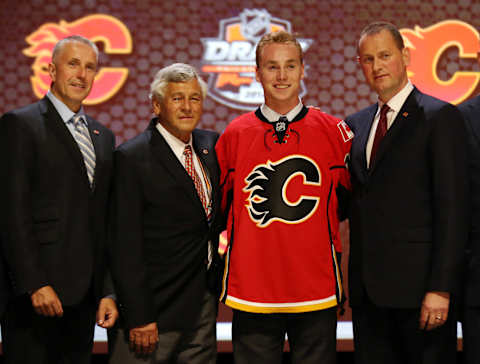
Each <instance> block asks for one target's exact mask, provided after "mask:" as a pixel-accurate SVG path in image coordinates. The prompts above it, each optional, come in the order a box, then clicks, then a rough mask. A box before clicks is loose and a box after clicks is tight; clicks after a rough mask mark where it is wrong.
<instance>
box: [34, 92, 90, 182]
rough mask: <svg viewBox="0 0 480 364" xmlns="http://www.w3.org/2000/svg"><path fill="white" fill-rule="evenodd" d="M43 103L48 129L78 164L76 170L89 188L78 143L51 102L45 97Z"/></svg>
mask: <svg viewBox="0 0 480 364" xmlns="http://www.w3.org/2000/svg"><path fill="white" fill-rule="evenodd" d="M42 101H43V105H42V109H43V115H44V118H45V124H46V126H47V128H48V129H49V130H51V131H52V132H53V133H54V134H55V136H56V137H57V139H58V140H59V141H60V143H62V144H63V145H64V146H65V148H66V149H67V151H68V154H69V155H70V156H71V158H72V160H73V161H74V163H76V164H77V165H78V169H77V170H78V171H79V173H80V174H81V175H82V177H83V179H84V181H85V184H86V185H87V186H88V187H89V188H90V184H89V181H88V175H87V169H86V168H85V163H84V161H83V155H82V152H81V151H80V149H79V148H78V144H77V142H76V141H75V139H74V138H73V136H72V134H71V133H70V130H68V127H67V126H66V125H65V123H64V122H63V120H62V118H61V116H60V114H59V113H58V112H57V110H56V109H55V107H54V106H53V104H52V103H51V102H50V101H49V100H48V99H47V98H46V97H45V98H43V99H42Z"/></svg>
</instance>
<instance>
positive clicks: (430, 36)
mask: <svg viewBox="0 0 480 364" xmlns="http://www.w3.org/2000/svg"><path fill="white" fill-rule="evenodd" d="M400 32H401V33H402V35H403V37H404V39H405V46H406V47H408V48H409V49H410V54H411V60H410V66H409V68H408V71H409V77H410V79H411V80H412V82H413V83H414V84H415V85H416V86H417V87H418V88H419V89H421V90H422V91H423V92H425V93H428V94H431V95H435V96H436V97H438V98H440V99H442V100H445V101H448V102H451V103H454V104H458V103H460V102H462V101H463V100H465V99H466V98H467V97H468V96H470V95H471V94H472V92H473V91H474V90H475V88H476V86H477V84H478V81H479V80H480V73H479V72H468V71H459V72H456V73H455V74H454V75H453V77H452V78H451V79H450V80H448V81H443V80H440V79H439V77H438V75H437V64H438V61H439V59H440V57H441V56H442V54H443V53H444V52H445V50H446V49H447V48H449V47H457V48H458V50H459V56H460V58H476V57H477V52H478V51H479V44H480V43H479V40H480V37H479V34H478V32H477V31H476V29H475V28H473V27H472V26H471V25H470V24H468V23H464V22H462V21H459V20H445V21H442V22H440V23H437V24H434V25H432V26H430V27H427V28H420V27H419V26H416V27H415V29H414V30H412V29H401V30H400Z"/></svg>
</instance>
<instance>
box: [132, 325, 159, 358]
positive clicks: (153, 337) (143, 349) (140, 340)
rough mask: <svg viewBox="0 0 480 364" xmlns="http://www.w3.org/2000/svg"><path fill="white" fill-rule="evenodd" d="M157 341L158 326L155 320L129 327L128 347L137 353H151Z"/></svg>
mask: <svg viewBox="0 0 480 364" xmlns="http://www.w3.org/2000/svg"><path fill="white" fill-rule="evenodd" d="M157 343H158V328H157V323H156V322H152V323H149V324H147V325H144V326H140V327H134V328H133V329H130V349H131V350H133V351H135V352H136V353H137V354H150V353H152V352H153V351H154V350H155V347H156V346H157Z"/></svg>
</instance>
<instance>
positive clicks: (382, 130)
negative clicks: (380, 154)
mask: <svg viewBox="0 0 480 364" xmlns="http://www.w3.org/2000/svg"><path fill="white" fill-rule="evenodd" d="M389 110H390V107H389V106H388V105H387V104H383V106H382V108H381V109H380V120H378V125H377V130H376V131H375V138H374V139H373V146H372V152H371V153H370V165H371V164H372V163H373V161H374V160H375V155H376V154H377V150H378V146H379V145H380V142H381V141H382V139H383V137H384V136H385V134H387V113H388V111H389Z"/></svg>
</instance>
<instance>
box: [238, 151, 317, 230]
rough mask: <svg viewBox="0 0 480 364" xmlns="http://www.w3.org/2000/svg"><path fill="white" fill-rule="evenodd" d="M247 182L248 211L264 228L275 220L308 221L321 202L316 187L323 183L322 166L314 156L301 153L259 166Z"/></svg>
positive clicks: (293, 222) (251, 173)
mask: <svg viewBox="0 0 480 364" xmlns="http://www.w3.org/2000/svg"><path fill="white" fill-rule="evenodd" d="M245 183H246V186H245V187H244V189H243V191H244V192H248V193H249V196H248V198H247V201H248V205H246V207H247V209H248V213H249V214H250V218H251V219H252V220H253V221H254V222H255V223H256V225H257V226H258V227H261V228H263V227H267V226H268V225H270V223H272V222H274V221H280V222H283V223H286V224H298V223H301V222H303V221H306V220H307V219H308V218H310V216H312V215H313V213H314V212H315V211H316V209H317V206H318V203H319V198H318V197H315V196H318V195H319V193H318V191H315V189H316V188H318V187H319V186H321V175H320V169H319V168H318V166H317V165H316V163H315V162H314V161H313V160H312V159H310V158H308V157H305V156H302V155H294V156H288V157H286V158H283V159H280V160H279V161H277V162H275V163H273V162H270V161H268V162H267V163H266V164H262V165H259V166H257V167H255V168H254V169H253V171H252V172H250V174H249V175H248V176H247V178H245ZM308 186H311V187H313V189H311V188H308ZM309 190H311V191H309ZM307 193H310V194H311V196H307V195H306V194H307Z"/></svg>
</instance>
